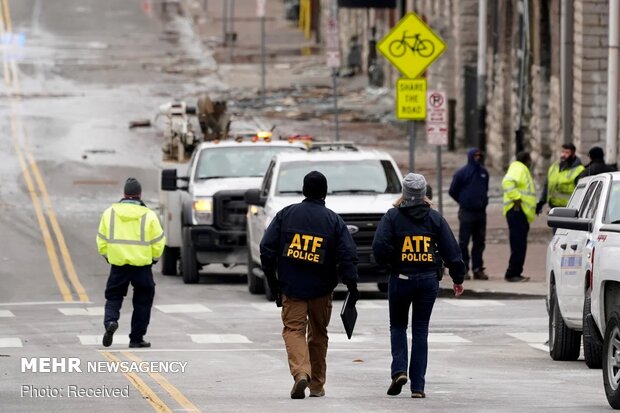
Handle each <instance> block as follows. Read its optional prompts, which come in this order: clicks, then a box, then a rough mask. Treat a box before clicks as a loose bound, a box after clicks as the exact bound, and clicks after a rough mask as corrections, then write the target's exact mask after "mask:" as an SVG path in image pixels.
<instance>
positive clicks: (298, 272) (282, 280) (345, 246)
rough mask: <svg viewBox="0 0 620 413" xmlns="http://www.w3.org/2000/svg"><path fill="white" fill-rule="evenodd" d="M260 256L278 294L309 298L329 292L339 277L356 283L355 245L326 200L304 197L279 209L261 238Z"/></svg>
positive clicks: (351, 283)
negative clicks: (279, 290) (327, 205)
mask: <svg viewBox="0 0 620 413" xmlns="http://www.w3.org/2000/svg"><path fill="white" fill-rule="evenodd" d="M260 259H261V264H262V266H263V270H264V271H265V275H266V276H268V277H275V273H276V271H277V274H278V282H279V284H280V288H281V290H282V293H284V294H285V295H287V296H289V297H293V298H300V299H311V298H317V297H321V296H324V295H326V294H329V293H331V292H332V291H333V290H334V288H336V285H338V278H339V277H340V278H341V279H342V282H343V283H344V284H347V286H348V285H354V286H357V280H358V275H357V249H356V245H355V241H353V238H352V237H351V234H350V233H349V230H348V229H347V226H346V225H345V223H344V221H343V220H342V218H341V217H340V216H339V215H338V214H336V213H335V212H333V211H332V210H330V209H328V208H326V207H325V201H322V200H316V199H310V198H306V199H304V200H303V201H302V202H301V203H299V204H294V205H290V206H288V207H286V208H284V209H282V210H281V211H280V212H278V213H277V215H276V217H275V218H274V219H273V221H272V222H271V224H270V225H269V227H268V228H267V230H266V231H265V235H264V236H263V239H262V241H261V243H260Z"/></svg>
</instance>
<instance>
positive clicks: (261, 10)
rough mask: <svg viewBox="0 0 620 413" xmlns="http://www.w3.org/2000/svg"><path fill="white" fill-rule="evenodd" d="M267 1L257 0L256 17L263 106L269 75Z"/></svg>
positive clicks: (264, 104) (263, 104)
mask: <svg viewBox="0 0 620 413" xmlns="http://www.w3.org/2000/svg"><path fill="white" fill-rule="evenodd" d="M265 3H266V0H256V17H258V18H259V19H260V56H261V58H260V61H261V65H260V86H261V94H260V96H261V104H262V107H263V108H264V107H265V106H266V103H265V99H266V96H265V93H267V87H266V85H265V83H266V80H265V79H266V77H267V73H266V71H267V70H266V65H267V62H266V59H267V58H266V55H267V53H266V51H265Z"/></svg>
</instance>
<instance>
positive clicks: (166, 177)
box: [161, 169, 179, 191]
mask: <svg viewBox="0 0 620 413" xmlns="http://www.w3.org/2000/svg"><path fill="white" fill-rule="evenodd" d="M161 189H162V191H176V190H177V189H179V188H178V187H177V170H176V169H164V170H163V171H161Z"/></svg>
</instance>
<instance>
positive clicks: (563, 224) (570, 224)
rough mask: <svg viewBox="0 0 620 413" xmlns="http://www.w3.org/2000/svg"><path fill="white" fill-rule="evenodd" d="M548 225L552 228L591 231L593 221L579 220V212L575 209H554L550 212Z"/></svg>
mask: <svg viewBox="0 0 620 413" xmlns="http://www.w3.org/2000/svg"><path fill="white" fill-rule="evenodd" d="M547 225H548V226H550V227H551V228H562V229H573V230H576V231H591V229H592V220H591V219H585V218H579V211H578V210H577V209H574V208H560V207H557V208H553V209H551V211H549V216H548V217H547Z"/></svg>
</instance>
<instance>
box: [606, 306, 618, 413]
mask: <svg viewBox="0 0 620 413" xmlns="http://www.w3.org/2000/svg"><path fill="white" fill-rule="evenodd" d="M603 360H604V361H603V384H604V386H605V395H606V396H607V401H608V402H609V405H610V406H611V407H613V408H614V409H620V313H618V310H616V311H613V312H612V313H611V315H610V316H609V319H608V320H607V328H605V341H604V343H603Z"/></svg>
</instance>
